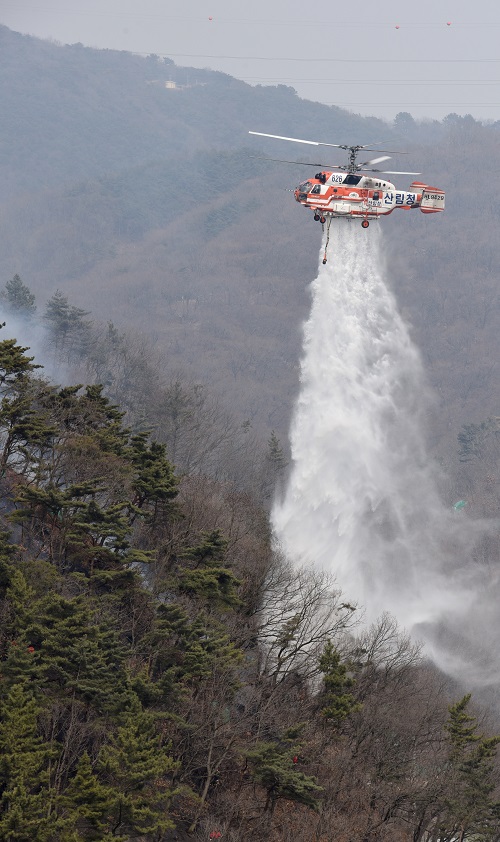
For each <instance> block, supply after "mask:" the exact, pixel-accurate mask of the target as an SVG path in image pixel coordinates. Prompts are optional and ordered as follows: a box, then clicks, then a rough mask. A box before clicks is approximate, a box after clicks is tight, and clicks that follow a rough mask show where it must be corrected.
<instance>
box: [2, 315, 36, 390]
mask: <svg viewBox="0 0 500 842" xmlns="http://www.w3.org/2000/svg"><path fill="white" fill-rule="evenodd" d="M2 327H5V322H4V323H3V324H0V328H2ZM28 350H29V348H22V347H21V345H18V344H17V340H16V339H4V340H3V341H1V342H0V390H1V391H0V394H2V393H3V394H5V392H6V391H7V388H6V387H8V386H11V385H12V384H14V383H18V382H19V381H20V380H21V379H22V378H24V377H25V376H26V375H27V374H30V372H32V371H34V370H35V369H37V368H41V366H39V365H35V364H34V363H33V360H34V357H27V356H26V354H25V351H28Z"/></svg>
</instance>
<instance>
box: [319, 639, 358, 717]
mask: <svg viewBox="0 0 500 842" xmlns="http://www.w3.org/2000/svg"><path fill="white" fill-rule="evenodd" d="M319 668H320V671H321V672H322V673H323V686H324V690H323V693H322V694H321V701H322V703H323V704H324V707H323V708H322V711H321V713H322V715H323V716H324V717H325V719H327V720H328V722H330V723H331V724H332V725H334V726H339V725H340V724H341V722H343V720H344V719H346V718H347V717H348V716H350V714H352V713H355V712H356V711H357V710H360V708H361V705H360V704H358V703H357V702H356V699H355V698H354V696H353V695H352V693H349V692H348V691H349V690H350V688H351V687H353V685H354V679H352V678H351V677H350V676H349V675H348V668H347V666H346V665H345V664H343V663H342V662H341V660H340V655H339V653H338V651H337V650H336V649H335V646H334V645H333V643H332V642H331V641H330V640H329V641H328V642H327V643H326V645H325V648H324V650H323V653H322V655H321V657H320V659H319Z"/></svg>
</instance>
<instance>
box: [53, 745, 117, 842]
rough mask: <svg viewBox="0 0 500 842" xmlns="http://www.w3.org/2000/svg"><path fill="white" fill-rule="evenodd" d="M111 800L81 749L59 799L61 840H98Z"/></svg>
mask: <svg viewBox="0 0 500 842" xmlns="http://www.w3.org/2000/svg"><path fill="white" fill-rule="evenodd" d="M113 802H114V793H113V791H112V790H111V789H109V788H108V787H106V786H104V785H103V784H102V783H101V782H100V781H99V779H98V777H97V775H96V774H95V772H94V770H93V768H92V763H91V761H90V757H89V755H88V752H86V751H84V752H83V754H82V756H81V758H80V760H79V762H78V766H77V768H76V771H75V774H74V776H73V777H72V778H71V780H70V782H69V784H68V786H67V787H66V789H65V791H64V794H63V796H62V798H61V799H60V811H61V814H62V816H63V817H64V824H65V833H64V835H63V840H62V842H64V840H65V839H68V842H80V841H81V842H102V840H103V839H104V838H106V835H107V831H109V825H110V815H111V813H112V807H113ZM112 838H113V839H117V837H116V836H113V837H112Z"/></svg>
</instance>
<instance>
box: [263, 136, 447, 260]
mask: <svg viewBox="0 0 500 842" xmlns="http://www.w3.org/2000/svg"><path fill="white" fill-rule="evenodd" d="M249 134H251V135H257V136H259V137H270V138H274V139H275V140H288V141H292V142H293V143H306V144H308V145H310V146H329V147H334V148H335V149H344V150H345V151H347V152H348V153H349V160H348V162H347V164H331V165H328V166H327V167H325V168H324V169H323V167H324V166H325V165H323V164H309V163H306V162H305V161H285V160H283V159H281V158H266V160H268V161H277V162H278V163H282V164H300V165H301V166H307V167H321V171H320V172H317V173H316V174H315V176H314V178H309V179H308V180H307V181H303V182H301V184H299V186H298V187H296V188H295V190H294V191H293V192H294V195H295V200H296V201H297V202H299V203H300V204H301V205H303V206H304V207H305V208H309V209H310V210H312V212H313V215H314V219H315V221H316V222H321V224H322V225H324V224H325V223H326V226H327V237H326V244H325V253H324V257H323V263H326V260H327V256H326V255H327V248H328V242H329V238H330V225H331V221H332V219H341V218H343V219H361V227H362V228H368V227H369V225H370V220H373V219H380V217H381V216H388V215H389V214H390V213H392V212H393V210H395V209H396V208H401V209H402V210H411V209H414V208H420V210H421V211H422V213H439V212H440V211H443V210H444V199H445V193H444V190H441V189H440V188H438V187H431V186H430V185H428V184H424V183H423V182H422V181H413V182H412V183H411V184H410V188H409V190H398V189H397V188H396V187H395V186H394V184H392V182H390V181H387V180H385V179H384V176H386V175H420V173H417V172H403V171H396V170H380V169H376V168H375V167H374V165H375V164H380V163H382V161H388V160H390V156H391V155H398V154H404V153H398V152H389V151H388V150H386V149H372V148H370V147H369V146H366V145H365V146H364V145H357V146H349V145H348V144H340V143H322V142H321V141H317V140H301V139H300V138H298V137H283V136H281V135H276V134H265V133H263V132H249ZM361 150H366V151H368V152H378V153H380V152H383V153H386V154H383V155H382V156H380V155H379V157H377V158H371V159H370V160H368V161H363V162H362V163H358V161H357V157H358V154H359V153H360V152H361ZM364 173H369V175H365V174H364Z"/></svg>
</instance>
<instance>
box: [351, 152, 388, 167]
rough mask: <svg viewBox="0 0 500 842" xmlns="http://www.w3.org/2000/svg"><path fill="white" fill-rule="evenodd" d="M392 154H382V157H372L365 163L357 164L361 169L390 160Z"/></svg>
mask: <svg viewBox="0 0 500 842" xmlns="http://www.w3.org/2000/svg"><path fill="white" fill-rule="evenodd" d="M390 159H391V156H390V155H382V157H381V158H372V159H371V161H365V162H364V164H356V166H357V167H359V169H360V170H363V169H364V168H365V167H371V166H372V164H381V163H382V161H390Z"/></svg>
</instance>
